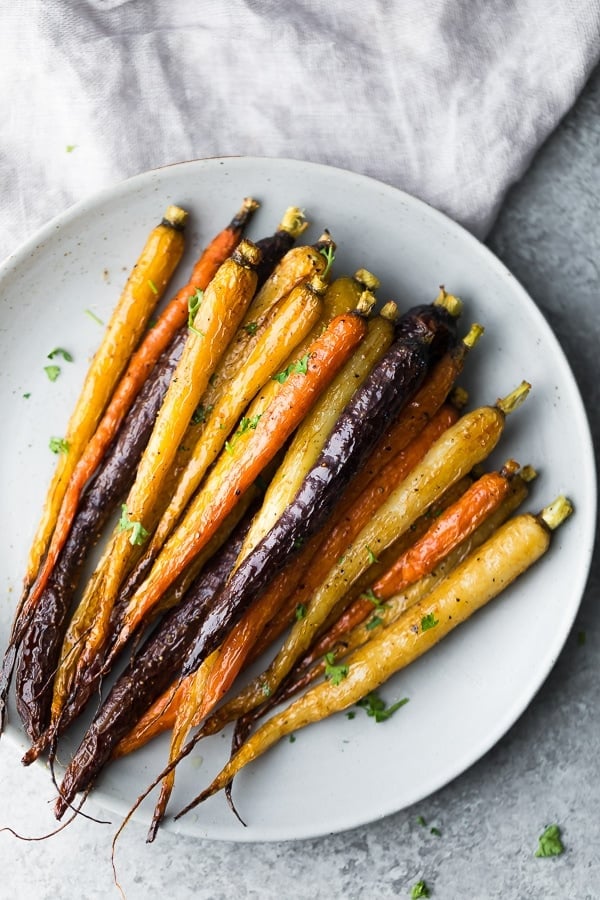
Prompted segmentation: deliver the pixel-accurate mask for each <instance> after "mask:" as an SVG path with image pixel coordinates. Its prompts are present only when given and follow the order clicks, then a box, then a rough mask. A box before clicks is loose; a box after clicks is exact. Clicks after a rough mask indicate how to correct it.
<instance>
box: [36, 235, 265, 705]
mask: <svg viewBox="0 0 600 900" xmlns="http://www.w3.org/2000/svg"><path fill="white" fill-rule="evenodd" d="M258 260H259V251H258V250H257V249H256V247H255V245H254V244H252V243H251V242H249V241H247V240H244V241H242V242H241V244H239V246H238V248H237V249H236V250H235V251H234V253H233V254H232V256H231V257H230V258H229V259H228V260H226V262H224V263H223V265H222V266H221V267H220V268H219V270H218V272H217V274H216V275H215V277H214V278H213V279H212V281H211V282H210V284H209V286H208V288H207V290H206V291H205V292H204V297H203V300H202V302H201V304H200V307H199V309H198V311H197V313H196V316H195V318H194V321H193V323H192V327H193V329H194V331H192V332H191V333H190V336H189V338H188V340H187V342H186V345H185V347H184V350H183V354H182V356H181V359H180V360H179V363H178V365H177V369H176V370H175V374H174V375H173V379H172V381H171V383H170V385H169V388H168V391H167V394H166V397H165V399H164V402H163V405H162V406H161V409H160V412H159V414H158V417H157V419H156V423H155V426H154V429H153V431H152V435H151V436H150V440H149V442H148V445H147V447H146V449H145V451H144V454H143V456H142V459H141V461H140V464H139V467H138V470H137V474H136V480H135V483H134V485H133V487H132V489H131V490H130V492H129V495H128V497H127V502H126V504H125V505H124V509H123V516H122V518H121V522H120V524H119V527H118V528H117V530H116V531H115V533H114V534H113V537H112V539H111V540H110V542H109V544H108V547H107V548H106V550H105V552H104V555H103V557H102V560H101V561H100V563H99V565H98V567H97V569H96V571H95V572H94V575H93V576H92V578H91V580H90V582H89V583H88V587H87V589H86V592H85V594H84V597H83V598H82V600H81V602H80V604H79V606H78V607H77V610H76V611H75V613H74V615H73V618H72V620H71V623H70V625H69V629H68V631H67V634H66V636H65V640H64V643H63V649H62V653H61V662H60V665H59V669H58V671H57V674H56V678H55V683H54V697H53V701H52V719H53V721H55V722H56V721H57V720H58V716H59V715H60V712H61V710H62V708H63V706H64V703H65V701H66V699H67V697H68V695H69V693H70V692H71V687H72V684H73V680H74V678H75V674H76V670H77V669H81V668H83V669H85V668H86V667H87V666H88V665H89V664H90V663H91V660H92V659H93V657H94V655H95V653H96V652H98V651H99V649H100V648H101V647H102V646H103V644H104V642H105V641H106V639H107V626H108V622H109V618H110V614H111V610H112V608H113V605H114V602H115V600H116V597H117V593H118V590H119V587H120V584H121V581H122V579H123V576H124V574H125V573H126V572H127V567H128V564H129V563H130V561H131V560H132V559H135V557H136V555H138V553H137V551H138V545H139V544H141V543H143V541H144V536H145V535H146V534H147V533H148V532H149V531H150V530H151V528H152V526H153V524H154V506H155V501H156V497H157V494H158V493H159V491H160V486H161V483H162V482H163V481H164V479H165V478H166V475H167V473H168V471H169V468H170V466H171V463H172V461H173V458H174V456H175V452H176V448H177V446H178V444H179V441H180V440H181V438H182V437H183V434H184V432H185V430H186V428H187V424H188V422H189V420H190V419H191V416H192V414H193V412H194V409H195V408H196V406H197V404H198V401H199V399H200V397H201V395H202V393H203V392H204V389H205V387H206V385H207V384H208V380H209V378H210V375H211V373H212V372H213V371H214V369H215V367H216V364H217V362H218V360H219V358H220V356H221V355H222V353H223V351H224V350H225V348H226V346H227V344H228V343H229V340H230V339H231V337H232V336H233V334H234V333H235V330H236V328H237V325H238V324H239V322H240V320H241V318H242V316H243V315H244V312H245V310H246V308H247V306H248V304H249V302H250V300H251V298H252V294H253V292H254V289H255V286H256V273H255V271H254V267H255V265H256V264H257V262H258ZM80 660H81V663H80V662H79V661H80Z"/></svg>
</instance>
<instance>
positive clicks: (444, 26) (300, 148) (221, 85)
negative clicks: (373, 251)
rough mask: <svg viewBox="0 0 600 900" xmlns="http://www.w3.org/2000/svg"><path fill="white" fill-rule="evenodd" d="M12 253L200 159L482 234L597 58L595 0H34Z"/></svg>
mask: <svg viewBox="0 0 600 900" xmlns="http://www.w3.org/2000/svg"><path fill="white" fill-rule="evenodd" d="M0 34H2V36H3V65H2V74H1V75H0V103H1V107H2V109H3V111H4V119H3V127H2V129H1V130H0V183H1V184H2V192H3V202H2V204H1V209H0V256H2V257H4V256H6V255H7V254H8V253H9V252H10V251H11V250H13V249H14V248H15V246H16V245H17V244H18V243H20V242H21V241H22V240H24V239H25V238H26V237H28V236H29V235H30V234H31V233H32V232H33V231H34V230H35V229H36V228H37V227H39V226H40V225H41V224H43V223H44V222H45V221H47V220H48V219H50V218H51V217H52V216H54V215H56V214H57V213H59V212H61V211H63V210H64V209H65V208H67V207H68V206H70V205H71V204H72V203H73V202H75V201H76V200H79V199H82V198H83V197H87V196H89V195H91V194H92V193H94V192H95V191H96V190H98V189H99V188H101V187H104V186H106V185H108V184H112V183H114V182H117V181H119V180H121V179H123V178H126V177H129V176H131V175H134V174H137V173H139V172H141V171H144V170H146V169H149V168H153V167H156V166H160V165H164V164H168V163H172V162H177V161H180V160H184V159H191V158H197V157H204V156H226V155H251V156H266V157H272V156H275V157H290V158H295V159H306V160H312V161H316V162H321V163H328V164H331V165H336V166H341V167H343V168H348V169H352V170H354V171H357V172H361V173H364V174H367V175H371V176H374V177H376V178H379V179H381V180H383V181H385V182H387V183H389V184H392V185H395V186H397V187H399V188H402V189H404V190H406V191H408V192H409V193H411V194H414V195H416V196H418V197H420V198H422V199H424V200H426V201H427V202H428V203H430V204H432V205H433V206H435V207H437V208H439V209H441V210H442V211H444V212H446V213H447V214H448V215H450V216H451V217H452V218H453V219H456V220H458V221H459V222H461V223H462V224H463V225H465V226H466V227H467V228H468V229H469V230H471V231H472V232H473V233H474V234H476V235H477V236H479V237H484V236H485V234H486V233H487V232H488V230H489V228H490V227H491V225H492V223H493V221H494V218H495V216H496V214H497V212H498V209H499V207H500V205H501V203H502V200H503V197H504V196H505V194H506V191H507V190H508V188H509V187H510V185H511V184H513V183H514V182H515V181H516V180H518V178H519V177H520V176H521V175H522V174H523V172H524V171H525V169H526V168H527V166H528V164H529V162H530V161H531V158H532V156H533V155H534V154H535V151H536V150H537V149H538V148H539V146H540V145H541V144H542V143H543V142H544V140H545V139H546V138H547V137H548V135H549V134H550V133H551V132H552V131H553V129H554V128H555V127H556V125H557V124H558V122H559V121H560V119H561V118H562V117H563V116H564V114H565V113H566V112H567V111H568V109H569V108H570V106H571V105H572V104H573V102H574V101H575V99H576V97H577V95H578V93H579V92H580V91H581V89H582V87H583V85H584V84H585V81H586V79H587V77H588V76H589V74H590V72H591V71H592V69H593V67H594V65H595V64H596V63H597V62H598V59H599V57H600V0H545V2H544V3H540V2H539V0H513V2H507V0H429V2H427V3H426V2H422V0H414V2H412V3H407V4H405V3H390V2H387V3H386V2H383V0H379V2H373V3H362V2H358V0H347V2H333V3H329V4H326V3H321V2H320V0H294V2H289V0H288V2H283V0H227V2H225V3H223V2H222V0H203V2H198V0H177V2H174V3H165V2H164V0H29V2H28V3H27V4H4V6H3V8H2V9H0Z"/></svg>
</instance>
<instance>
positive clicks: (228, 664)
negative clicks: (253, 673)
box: [130, 280, 396, 836]
mask: <svg viewBox="0 0 600 900" xmlns="http://www.w3.org/2000/svg"><path fill="white" fill-rule="evenodd" d="M349 281H350V280H349ZM351 282H352V283H353V282H354V280H351ZM367 306H368V307H370V306H371V301H370V299H369V301H368V304H367ZM395 317H396V308H395V305H393V304H392V305H388V306H387V308H386V314H385V316H378V317H376V318H374V319H372V320H371V321H370V322H369V323H368V333H367V336H366V337H365V339H364V341H363V342H362V344H361V345H360V347H359V348H358V349H357V350H356V351H355V352H354V354H353V355H352V357H351V358H350V359H349V360H348V362H347V363H346V364H345V366H344V367H343V369H342V370H341V372H340V373H339V374H338V375H337V377H336V378H335V379H334V381H333V382H332V384H331V385H330V386H329V388H328V389H327V390H326V391H325V392H324V394H323V395H322V396H321V399H320V400H319V401H318V403H317V404H316V405H315V407H313V409H312V411H311V413H310V414H309V416H307V418H306V419H305V420H304V422H303V423H302V425H301V426H300V428H299V430H298V431H297V432H296V435H295V437H294V440H293V441H292V444H291V445H290V448H289V450H288V451H287V453H286V455H285V458H284V461H283V463H282V464H281V466H280V467H279V469H278V470H277V472H276V474H275V476H274V478H273V479H272V481H271V483H270V485H269V488H268V489H267V493H266V495H265V499H264V502H263V505H262V507H261V510H260V513H258V514H257V515H256V516H255V518H254V520H253V522H252V525H251V528H250V531H249V533H248V535H247V537H246V539H245V541H244V545H243V547H242V549H241V551H240V554H239V558H240V559H241V558H243V557H244V556H246V555H247V553H248V552H250V549H251V548H252V547H253V546H254V545H255V544H256V543H257V541H258V540H259V539H260V538H261V537H262V536H263V534H264V533H266V531H268V530H269V527H270V525H271V524H272V521H273V520H275V519H276V518H277V516H278V515H280V514H281V512H282V510H283V509H284V508H285V506H286V505H287V503H288V502H290V501H291V500H292V499H293V497H294V495H295V494H296V491H297V489H298V487H299V485H300V482H301V481H302V477H303V474H304V472H306V471H308V470H309V469H310V468H311V466H312V465H313V464H314V462H315V460H316V458H317V456H318V454H319V452H320V450H321V448H322V446H323V444H324V442H325V440H326V438H327V436H328V434H329V433H330V432H331V429H332V428H333V426H334V424H335V421H336V418H337V416H338V415H339V413H340V412H341V411H342V410H343V408H344V407H345V406H346V404H347V403H348V402H349V400H350V398H351V396H352V394H353V393H354V391H355V390H356V389H357V388H358V387H359V386H360V384H361V383H362V382H363V381H364V379H365V378H366V377H367V375H368V374H369V372H370V371H371V370H372V368H373V367H374V365H375V364H376V363H377V361H378V360H379V359H380V358H381V356H382V355H383V354H384V353H385V351H386V349H387V347H389V345H390V343H391V341H392V337H393V326H392V320H393V319H394V318H395ZM267 593H268V592H267ZM268 599H269V598H268V597H267V601H268ZM261 600H263V601H264V600H265V597H263V598H261ZM265 606H266V604H265V603H264V602H263V603H262V604H259V607H260V608H259V609H258V610H257V606H256V605H255V606H253V607H251V608H250V609H249V610H248V611H247V612H246V614H245V615H244V616H243V617H242V621H241V622H239V623H238V625H237V626H236V628H235V629H234V631H232V632H230V633H229V636H228V637H227V638H226V640H225V644H224V646H223V647H222V648H221V650H220V651H218V652H215V653H213V654H211V656H210V657H209V658H208V659H207V660H205V661H204V663H203V664H202V666H200V668H199V669H198V670H197V672H196V673H195V674H194V675H193V677H191V678H190V679H189V680H186V681H184V682H183V683H182V684H181V685H180V686H179V687H178V688H175V689H173V690H171V691H170V692H169V693H170V700H169V702H167V703H164V705H163V711H164V719H163V721H162V722H160V716H158V717H157V712H158V710H157V709H156V706H158V705H159V704H160V701H159V702H158V704H156V705H155V708H153V709H152V710H149V711H148V713H147V714H146V716H145V717H144V719H145V721H144V722H142V723H139V725H140V728H139V729H138V733H141V734H143V737H144V740H146V739H149V737H150V736H151V733H150V732H152V734H154V733H156V732H157V730H161V726H162V728H164V727H168V724H169V725H172V726H173V727H174V734H173V739H172V744H171V753H170V755H171V756H172V757H174V756H176V755H177V753H178V752H179V749H180V748H181V746H182V745H183V742H184V740H185V736H186V735H187V732H188V731H189V728H190V726H191V724H192V723H193V722H194V721H195V720H196V719H198V718H200V717H202V718H203V717H204V715H206V713H207V711H210V709H211V708H212V706H213V705H214V704H215V703H216V702H217V701H218V700H219V699H220V698H221V697H222V696H223V694H224V693H225V692H226V691H227V689H228V687H229V685H230V684H231V683H232V681H233V680H234V678H235V676H236V674H237V673H238V672H239V669H240V667H241V665H242V663H243V661H244V659H245V657H246V655H247V653H248V652H249V650H250V649H251V647H252V643H253V638H254V636H255V635H256V633H257V632H258V631H260V627H261V625H260V623H261V621H264V620H266V618H267V617H268V615H269V610H268V609H265ZM240 635H244V638H243V639H240ZM200 699H201V700H202V702H201V703H200ZM146 723H152V724H151V725H149V726H148V727H146ZM167 723H168V724H167ZM130 747H131V741H130ZM173 780H174V773H172V774H171V775H170V776H169V778H168V779H167V780H166V782H165V784H164V785H163V788H162V790H161V795H160V798H159V801H158V803H157V807H156V812H155V815H154V818H153V825H152V828H151V834H152V836H153V835H154V832H155V830H156V827H157V826H158V823H159V822H160V820H161V818H162V816H163V814H164V809H165V807H166V803H167V801H168V798H169V795H170V791H171V789H172V785H173Z"/></svg>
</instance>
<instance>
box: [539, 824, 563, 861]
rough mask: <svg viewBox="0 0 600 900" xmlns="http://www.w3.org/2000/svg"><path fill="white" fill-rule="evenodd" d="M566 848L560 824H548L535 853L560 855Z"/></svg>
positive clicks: (542, 855) (543, 855)
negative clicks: (562, 839)
mask: <svg viewBox="0 0 600 900" xmlns="http://www.w3.org/2000/svg"><path fill="white" fill-rule="evenodd" d="M564 849H565V848H564V846H563V842H562V841H561V839H560V829H559V827H558V825H548V827H547V828H546V830H545V831H544V833H543V834H541V835H540V837H539V846H538V848H537V850H536V851H535V855H536V856H540V857H545V856H560V854H561V853H563V852H564Z"/></svg>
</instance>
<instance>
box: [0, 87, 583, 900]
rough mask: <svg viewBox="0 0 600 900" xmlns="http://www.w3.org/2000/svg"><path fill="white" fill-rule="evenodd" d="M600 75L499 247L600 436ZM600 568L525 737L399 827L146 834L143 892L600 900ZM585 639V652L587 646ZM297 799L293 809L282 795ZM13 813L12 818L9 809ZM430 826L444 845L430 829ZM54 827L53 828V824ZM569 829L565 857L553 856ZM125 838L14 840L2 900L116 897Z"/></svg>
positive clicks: (0, 841) (138, 878) (27, 804)
mask: <svg viewBox="0 0 600 900" xmlns="http://www.w3.org/2000/svg"><path fill="white" fill-rule="evenodd" d="M599 171H600V71H596V72H595V74H594V75H593V77H592V79H591V81H590V83H589V84H588V86H587V88H586V89H585V91H584V94H583V95H582V97H581V98H580V100H579V102H578V103H577V106H576V107H575V109H574V110H573V111H572V112H571V113H570V114H569V115H568V117H567V118H566V120H565V121H564V122H563V123H562V125H561V127H560V128H559V130H558V131H557V132H556V133H555V135H554V136H553V137H552V138H551V139H550V140H549V142H548V143H547V144H546V146H545V147H543V148H542V150H541V152H540V153H539V154H538V156H537V157H536V159H535V161H534V163H533V165H532V167H531V169H530V171H529V172H528V173H527V175H526V177H525V178H524V179H523V181H522V182H521V183H520V184H518V185H516V186H515V187H514V189H513V190H512V192H511V194H510V196H509V197H508V199H507V202H506V205H505V207H504V209H503V211H502V213H501V215H500V218H499V220H498V222H497V224H496V226H495V228H494V230H493V232H492V234H491V235H490V238H489V245H490V247H491V248H492V249H493V250H494V251H495V252H496V253H497V254H498V256H499V257H500V258H501V259H502V260H503V261H504V262H505V263H506V264H507V265H508V266H509V268H510V269H511V270H512V271H513V272H514V274H515V275H516V276H517V278H519V279H520V280H521V281H522V283H523V284H524V285H525V287H526V288H527V289H528V290H529V292H530V294H531V295H532V296H533V297H534V299H535V300H536V301H537V303H538V304H539V305H540V307H541V308H542V310H543V311H544V313H545V314H546V316H547V317H548V319H549V321H550V322H551V324H552V326H553V328H554V329H555V331H556V334H557V336H558V338H559V340H560V341H561V343H562V345H563V347H564V348H565V351H566V353H567V355H568V357H569V359H570V361H571V364H572V366H573V369H574V371H575V374H576V377H577V379H578V382H579V385H580V387H581V390H582V393H583V396H584V398H585V401H586V404H587V408H588V412H589V415H590V419H591V424H592V429H593V432H594V436H595V440H596V442H597V445H598V442H600V414H599V412H598V408H599V401H600V393H599V392H600V388H599V378H598V374H599V372H598V336H599V332H600V316H599V312H598V308H599V296H598V295H599V277H598V275H599V273H598V266H599V264H600V263H599V255H598V248H599V245H600V216H599V215H598V212H599V209H600V180H599V179H598V172H599ZM599 587H600V566H599V561H598V556H596V559H595V562H594V566H593V570H592V574H591V578H590V582H589V585H588V589H587V592H586V595H585V598H584V601H583V604H582V607H581V610H580V613H579V616H578V618H577V622H576V624H575V626H574V629H573V633H572V634H571V636H570V637H569V639H568V641H567V644H566V646H565V648H564V650H563V652H562V654H561V656H560V658H559V660H558V662H557V664H556V666H555V668H554V669H553V671H552V672H551V674H550V676H549V677H548V679H547V681H546V682H545V684H544V686H543V687H542V689H541V690H540V692H539V693H538V695H537V696H536V698H535V699H534V700H533V702H532V703H531V705H530V706H529V708H528V709H527V711H526V712H525V713H524V714H523V715H522V716H521V718H520V719H519V720H518V722H517V723H516V724H515V725H514V727H513V728H512V729H511V731H510V732H509V733H508V734H507V735H506V736H505V737H504V738H503V739H502V740H501V741H500V742H499V744H497V745H496V747H494V749H493V750H491V751H490V752H489V753H488V754H487V755H486V756H485V757H484V758H483V759H481V760H480V761H479V762H478V763H477V764H476V765H474V766H473V767H472V768H471V769H470V770H469V771H467V772H466V773H465V774H463V775H462V776H461V777H459V778H458V779H456V780H455V781H454V782H453V783H452V784H450V785H448V786H447V787H446V788H444V789H443V790H441V791H439V792H438V793H436V794H435V795H433V796H431V797H429V798H428V799H427V800H425V801H423V802H422V803H419V804H418V807H414V808H410V809H407V810H404V811H402V812H399V813H397V814H396V815H394V816H391V817H389V818H387V819H385V820H383V821H380V822H377V823H374V824H371V825H369V826H367V827H364V828H360V829H357V830H355V831H352V832H348V833H345V834H338V835H333V836H331V837H327V838H324V839H319V840H313V841H303V842H297V843H288V844H283V843H281V844H277V843H274V844H263V845H235V844H227V843H219V842H210V843H207V842H198V841H194V840H188V839H184V838H180V837H175V836H173V835H170V834H167V833H163V834H161V836H160V839H159V841H158V842H157V844H156V845H155V846H147V845H145V844H144V840H143V838H144V834H143V832H142V830H141V829H140V828H138V827H137V826H135V825H134V826H131V827H130V828H129V829H128V830H127V831H126V832H125V833H124V835H123V837H122V840H121V843H120V845H119V849H118V853H117V864H118V868H119V874H120V878H121V881H122V884H123V888H124V890H125V893H126V895H127V897H128V898H131V900H134V898H149V897H159V896H160V897H169V896H174V897H177V898H191V897H195V898H198V900H221V898H223V900H224V898H248V900H250V898H257V900H258V898H260V900H271V898H272V900H275V898H277V900H279V898H290V900H292V898H293V900H296V898H297V900H302V898H317V897H318V898H321V897H322V898H327V900H333V898H347V900H370V898H382V900H383V898H392V897H409V896H410V889H411V886H412V885H413V884H414V883H415V882H417V881H419V880H420V879H422V878H424V879H425V881H426V882H427V885H428V886H429V887H430V891H431V897H432V898H435V900H464V898H475V900H491V898H502V900H526V898H527V900H567V898H569V900H597V898H600V854H599V850H600V818H599V816H598V810H599V809H600V778H599V774H598V760H599V758H600V726H599V725H598V717H597V712H598V702H599V701H598V697H599V696H600V666H599V665H598V661H599V659H600V610H599V608H598V592H599ZM580 632H585V636H586V639H585V643H583V644H582V643H581V642H580V640H579V639H578V635H579V633H580ZM7 757H8V754H7V753H2V770H1V771H0V813H1V814H0V821H6V820H7V819H10V821H11V824H13V825H14V826H15V827H16V828H20V829H22V831H23V832H24V833H26V834H31V830H32V823H35V822H39V821H40V819H39V815H38V813H37V810H38V809H39V803H40V791H43V792H45V793H42V796H48V799H49V800H50V799H51V794H52V792H51V791H50V790H49V789H48V781H47V778H46V775H45V773H44V772H43V771H38V772H37V773H35V774H34V775H32V774H31V773H29V774H28V777H27V778H26V779H25V778H24V777H23V774H22V771H21V769H20V767H19V766H18V763H16V762H15V761H13V760H11V759H8V758H7ZM282 802H283V800H282ZM8 812H10V816H8V815H7V813H8ZM418 816H423V817H424V818H425V819H426V820H427V822H428V823H429V824H430V825H434V826H436V827H438V828H439V830H440V832H441V835H440V836H436V835H432V834H431V833H430V832H429V828H424V827H423V826H421V825H419V824H418V822H417V817H418ZM46 821H47V820H46ZM551 822H557V823H559V824H560V826H561V828H562V834H563V839H564V844H565V852H564V853H563V854H562V855H561V856H559V857H556V858H551V859H538V858H535V856H534V852H535V849H536V847H537V838H538V835H539V834H540V833H541V832H542V830H543V829H544V827H545V826H546V825H547V824H549V823H551ZM111 834H112V829H107V828H106V826H101V825H97V824H95V823H92V822H87V821H80V822H78V823H77V824H76V825H74V826H72V827H70V828H67V829H66V830H65V831H63V832H62V833H61V834H59V835H57V836H55V837H54V838H53V839H52V840H48V841H42V842H39V843H34V844H30V843H28V844H24V843H21V842H19V841H16V840H14V839H13V838H12V837H11V836H10V835H8V834H2V835H0V860H2V874H1V877H0V897H7V898H8V897H15V898H26V897H30V896H31V897H33V896H35V897H36V898H37V900H46V898H53V900H56V898H67V897H68V898H90V900H91V898H100V897H106V896H111V895H116V892H115V889H114V886H113V883H112V872H111V869H110V863H109V853H110V839H111Z"/></svg>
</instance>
